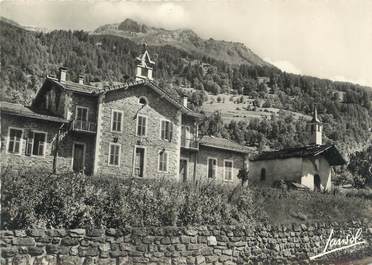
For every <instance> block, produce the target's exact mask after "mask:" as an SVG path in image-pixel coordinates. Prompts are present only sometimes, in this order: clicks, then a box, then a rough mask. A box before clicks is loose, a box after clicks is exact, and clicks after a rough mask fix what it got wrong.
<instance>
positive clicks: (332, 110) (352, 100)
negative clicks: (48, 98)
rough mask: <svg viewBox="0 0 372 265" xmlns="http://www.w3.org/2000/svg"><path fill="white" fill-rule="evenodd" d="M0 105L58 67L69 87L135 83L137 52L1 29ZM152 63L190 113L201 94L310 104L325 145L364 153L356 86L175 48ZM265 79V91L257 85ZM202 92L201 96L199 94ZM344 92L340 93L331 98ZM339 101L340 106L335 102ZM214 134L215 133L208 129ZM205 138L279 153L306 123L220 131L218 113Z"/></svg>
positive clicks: (98, 39)
mask: <svg viewBox="0 0 372 265" xmlns="http://www.w3.org/2000/svg"><path fill="white" fill-rule="evenodd" d="M0 37H1V40H0V45H1V49H2V50H1V67H2V69H1V71H0V82H1V83H0V85H1V87H2V91H1V98H2V100H7V101H12V102H20V103H25V104H28V103H30V100H31V98H32V97H33V95H34V93H35V91H36V90H37V89H38V88H39V87H40V85H41V83H42V81H43V80H44V78H45V76H46V75H47V74H57V69H58V67H59V66H61V65H64V66H66V67H68V69H69V77H68V78H69V79H71V80H74V81H77V78H78V75H79V74H81V73H84V74H85V77H86V80H85V81H86V82H88V83H89V82H96V81H109V82H110V81H126V80H128V79H131V78H133V77H134V69H135V57H136V56H138V55H139V53H140V51H141V45H139V44H136V43H134V42H132V41H131V40H128V39H125V38H121V37H117V36H109V35H90V34H88V33H87V32H84V31H74V32H71V31H53V32H49V33H36V32H30V31H26V30H24V29H22V28H20V27H17V26H15V25H11V24H8V23H6V22H4V21H1V22H0ZM149 50H150V54H151V55H152V56H153V59H154V60H155V61H156V69H155V79H156V80H157V82H159V83H160V85H166V86H173V87H174V89H177V87H180V86H184V87H193V88H195V89H196V90H197V92H194V93H193V94H192V95H191V100H192V102H193V103H194V105H195V106H194V107H195V108H198V107H200V105H201V104H203V103H204V99H205V98H206V96H205V94H204V93H205V92H208V93H212V94H219V93H231V94H244V95H248V96H249V97H250V98H252V99H257V100H258V99H259V100H261V101H262V102H264V104H265V106H270V107H275V108H280V109H284V110H291V111H294V112H299V113H303V114H311V110H312V106H313V104H314V103H316V104H317V106H318V112H319V113H320V117H321V119H322V121H323V122H324V127H325V130H324V131H325V140H326V142H329V143H337V144H338V145H339V146H341V148H342V149H343V150H344V151H348V150H349V149H353V148H355V146H356V145H363V143H365V142H366V141H367V139H368V137H369V136H370V134H371V132H370V128H371V127H372V121H371V117H372V109H371V104H370V95H368V94H367V90H366V89H364V88H363V87H361V86H358V85H355V84H350V83H341V82H332V81H330V80H324V79H318V78H314V77H309V76H300V75H294V74H288V73H285V72H282V71H280V70H279V69H277V68H274V67H271V66H257V65H249V66H248V65H244V64H243V65H240V66H236V65H230V64H228V63H225V62H222V61H217V60H215V59H213V58H209V57H205V56H201V55H200V56H198V55H197V54H190V53H187V52H186V51H184V50H180V49H177V48H175V47H172V46H169V45H166V46H151V43H149ZM259 76H266V77H269V78H270V82H269V83H268V84H267V85H263V84H259V83H258V81H257V77H259ZM203 91H205V92H203ZM336 92H342V93H336ZM339 94H341V95H343V99H341V100H340V98H339V97H338V95H339ZM213 128H214V129H213ZM203 130H204V131H206V132H209V133H212V134H217V135H223V136H224V137H228V138H232V139H234V140H237V141H239V142H240V143H242V144H247V145H256V146H261V147H262V146H265V147H269V148H280V147H283V146H295V145H302V144H306V143H307V141H308V136H307V134H306V132H307V131H306V121H305V120H303V119H294V118H293V117H292V116H291V115H288V114H283V113H281V114H279V115H276V116H275V115H273V117H272V118H271V119H260V120H253V121H250V122H248V121H242V122H238V123H237V122H232V123H230V124H227V125H226V124H225V125H224V124H221V120H220V115H219V114H218V113H216V114H215V115H213V116H212V117H211V118H210V119H209V120H207V121H205V123H204V125H203Z"/></svg>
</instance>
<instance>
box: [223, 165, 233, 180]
mask: <svg viewBox="0 0 372 265" xmlns="http://www.w3.org/2000/svg"><path fill="white" fill-rule="evenodd" d="M232 177H233V162H232V161H229V160H225V162H224V178H225V180H232Z"/></svg>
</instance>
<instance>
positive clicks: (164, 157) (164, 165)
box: [159, 151, 168, 172]
mask: <svg viewBox="0 0 372 265" xmlns="http://www.w3.org/2000/svg"><path fill="white" fill-rule="evenodd" d="M159 171H162V172H167V171H168V153H167V152H165V151H160V153H159Z"/></svg>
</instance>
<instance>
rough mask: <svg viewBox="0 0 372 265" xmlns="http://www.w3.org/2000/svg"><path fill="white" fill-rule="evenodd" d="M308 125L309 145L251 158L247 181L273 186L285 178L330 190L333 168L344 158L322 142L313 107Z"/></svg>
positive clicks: (331, 146) (296, 183)
mask: <svg viewBox="0 0 372 265" xmlns="http://www.w3.org/2000/svg"><path fill="white" fill-rule="evenodd" d="M309 125H310V126H309V128H310V132H309V134H310V143H309V145H306V146H303V147H294V148H285V149H281V150H277V151H268V152H262V153H260V154H258V155H257V156H255V157H254V158H252V159H251V160H250V165H249V183H250V184H251V185H266V186H273V185H275V184H276V183H279V182H283V181H284V182H285V183H291V184H293V185H294V186H295V187H296V186H297V187H304V188H307V189H309V190H312V191H330V190H331V180H332V174H333V170H332V167H333V166H339V165H344V164H345V163H346V161H345V160H344V158H343V157H342V155H341V154H340V152H339V151H338V150H337V148H336V147H335V146H334V145H324V144H323V143H322V131H323V125H322V122H321V121H320V120H319V118H318V113H317V109H316V107H314V111H313V116H312V120H311V121H310V123H309ZM298 184H300V185H298Z"/></svg>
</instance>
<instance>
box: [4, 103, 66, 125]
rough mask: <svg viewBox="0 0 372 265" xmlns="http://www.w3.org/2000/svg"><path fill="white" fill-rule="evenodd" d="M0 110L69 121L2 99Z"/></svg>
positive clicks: (38, 117) (30, 116)
mask: <svg viewBox="0 0 372 265" xmlns="http://www.w3.org/2000/svg"><path fill="white" fill-rule="evenodd" d="M0 111H1V112H2V113H8V114H12V115H17V116H23V117H29V118H34V119H39V120H47V121H54V122H63V123H68V122H69V121H68V120H66V119H63V118H60V117H55V116H50V115H46V114H42V113H37V112H35V111H33V110H31V109H30V108H29V107H26V106H23V105H21V104H15V103H10V102H5V101H0Z"/></svg>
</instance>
